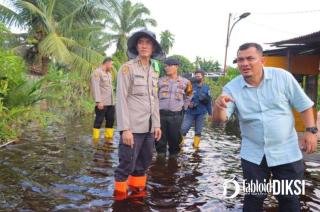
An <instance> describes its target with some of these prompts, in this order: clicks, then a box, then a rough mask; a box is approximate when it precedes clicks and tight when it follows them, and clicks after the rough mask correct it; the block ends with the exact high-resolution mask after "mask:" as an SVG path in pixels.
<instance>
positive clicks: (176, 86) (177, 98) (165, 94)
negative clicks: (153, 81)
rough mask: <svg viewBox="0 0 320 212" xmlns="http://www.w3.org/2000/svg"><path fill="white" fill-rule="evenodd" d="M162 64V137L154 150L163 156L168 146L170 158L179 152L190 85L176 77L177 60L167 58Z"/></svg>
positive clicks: (160, 97) (189, 96)
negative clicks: (163, 72)
mask: <svg viewBox="0 0 320 212" xmlns="http://www.w3.org/2000/svg"><path fill="white" fill-rule="evenodd" d="M164 63H165V71H166V76H164V77H161V78H160V79H159V83H158V87H159V91H158V93H159V104H160V105H159V108H160V123H161V132H162V136H161V139H160V141H159V142H157V143H156V150H157V152H158V155H165V154H166V152H167V144H168V145H169V154H170V156H175V155H176V154H177V153H178V152H179V151H180V145H179V144H180V142H181V140H182V135H181V131H180V129H181V124H182V120H183V114H184V110H185V109H187V108H188V105H189V103H190V100H191V97H192V85H191V82H190V81H189V80H187V79H186V78H183V77H181V76H179V75H178V68H179V65H180V63H179V61H178V60H177V59H175V58H173V57H171V58H167V59H166V60H165V62H164Z"/></svg>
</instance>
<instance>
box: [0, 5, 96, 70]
mask: <svg viewBox="0 0 320 212" xmlns="http://www.w3.org/2000/svg"><path fill="white" fill-rule="evenodd" d="M97 2H98V3H99V2H100V1H98V0H96V1H95V0H72V1H65V0H12V1H11V2H10V3H8V4H7V5H2V4H0V21H2V22H3V23H5V24H7V25H9V26H16V27H19V28H20V29H25V30H26V31H27V33H26V34H27V37H25V39H24V40H20V44H21V45H23V46H24V47H26V48H27V51H26V55H25V56H26V57H27V58H28V59H29V62H30V63H29V65H30V69H31V70H32V71H33V72H35V73H38V74H41V75H44V74H46V73H47V71H48V63H49V61H50V60H53V61H55V62H57V63H60V64H63V65H66V66H67V67H69V68H72V69H75V70H80V71H87V70H90V69H92V67H93V66H95V65H97V64H98V63H100V62H101V60H102V55H101V54H99V53H97V52H96V51H94V50H93V49H92V48H90V47H88V46H86V45H83V44H85V43H84V42H82V43H81V40H82V41H83V40H85V38H86V37H88V36H89V35H90V34H91V33H93V32H97V31H101V28H102V27H101V26H97V25H94V24H93V21H92V20H93V19H94V18H96V17H98V15H99V14H101V11H100V10H99V9H97V8H98V7H96V4H97Z"/></svg>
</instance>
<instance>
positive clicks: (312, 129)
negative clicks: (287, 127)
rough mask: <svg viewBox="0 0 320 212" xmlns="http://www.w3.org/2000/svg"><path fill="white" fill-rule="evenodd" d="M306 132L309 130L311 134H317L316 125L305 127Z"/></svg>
mask: <svg viewBox="0 0 320 212" xmlns="http://www.w3.org/2000/svg"><path fill="white" fill-rule="evenodd" d="M306 132H311V133H312V134H317V133H318V128H317V127H307V128H306Z"/></svg>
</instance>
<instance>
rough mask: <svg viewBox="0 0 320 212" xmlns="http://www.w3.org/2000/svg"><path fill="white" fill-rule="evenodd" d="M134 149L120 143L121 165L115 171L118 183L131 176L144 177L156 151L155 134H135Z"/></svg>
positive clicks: (121, 141)
mask: <svg viewBox="0 0 320 212" xmlns="http://www.w3.org/2000/svg"><path fill="white" fill-rule="evenodd" d="M133 140H134V144H133V148H131V146H128V145H126V144H124V143H123V140H122V133H120V141H119V150H118V151H119V152H118V155H119V165H118V167H117V168H116V170H115V174H114V176H115V180H116V181H120V182H123V181H126V180H127V178H128V176H129V175H132V176H143V175H145V173H146V171H147V169H148V168H149V166H150V164H151V160H152V154H153V149H154V141H155V138H154V133H149V132H148V133H133Z"/></svg>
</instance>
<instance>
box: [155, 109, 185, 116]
mask: <svg viewBox="0 0 320 212" xmlns="http://www.w3.org/2000/svg"><path fill="white" fill-rule="evenodd" d="M160 115H162V116H176V115H183V110H180V111H170V110H160Z"/></svg>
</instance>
